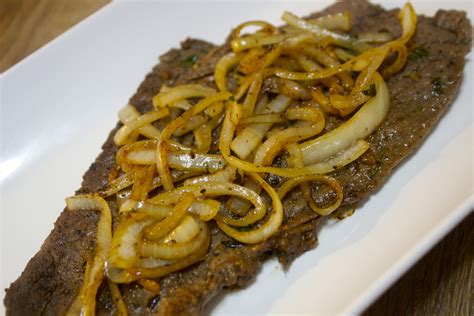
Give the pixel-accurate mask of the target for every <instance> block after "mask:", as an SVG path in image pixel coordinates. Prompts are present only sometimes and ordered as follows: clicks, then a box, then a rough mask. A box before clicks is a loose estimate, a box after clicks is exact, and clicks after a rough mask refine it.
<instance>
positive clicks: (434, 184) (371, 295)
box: [0, 1, 474, 315]
mask: <svg viewBox="0 0 474 316" xmlns="http://www.w3.org/2000/svg"><path fill="white" fill-rule="evenodd" d="M327 3H328V2H325V4H327ZM429 3H432V1H430V2H429ZM429 3H428V2H426V1H415V2H414V4H415V8H416V9H417V11H418V12H419V13H427V14H433V12H435V10H436V8H437V7H445V8H449V7H450V8H461V9H464V10H467V11H469V15H470V18H471V20H472V4H471V2H470V1H465V2H454V1H450V2H439V3H435V4H432V5H430V4H429ZM401 4H402V2H397V3H394V2H390V3H389V4H388V5H389V6H390V7H394V6H400V5H401ZM322 6H324V5H323V3H320V2H316V1H306V2H276V3H275V2H271V3H270V2H258V4H252V3H251V2H239V3H236V2H226V3H225V4H224V3H222V2H221V3H210V2H199V3H196V2H193V3H191V2H177V3H171V2H159V3H157V2H149V1H143V2H138V1H133V2H132V1H130V2H127V1H120V2H115V3H113V4H111V5H109V6H107V7H106V8H104V9H102V10H101V11H99V12H98V13H97V14H94V15H93V16H92V17H90V18H88V19H87V20H86V21H84V22H83V23H80V24H79V25H78V26H76V27H74V28H73V29H72V30H70V31H67V32H66V33H65V34H63V35H62V36H60V37H59V38H58V39H56V40H54V41H53V42H52V43H50V44H48V45H47V46H46V47H44V48H42V49H40V50H39V51H38V52H36V53H35V54H33V55H32V56H30V57H28V58H27V59H25V60H24V61H22V62H20V63H19V64H17V65H15V66H14V67H12V68H11V69H10V70H8V71H7V72H6V73H5V74H3V75H2V77H1V87H0V95H1V112H0V115H1V129H0V133H1V134H0V136H1V157H0V158H1V159H0V179H1V180H0V181H1V195H0V198H1V222H2V223H1V230H2V231H1V238H2V241H1V245H2V246H1V248H2V250H1V251H2V260H1V270H2V273H1V277H2V280H1V286H2V288H6V287H8V285H9V284H10V282H12V281H14V280H15V279H16V278H17V277H18V276H19V275H20V273H21V272H22V270H23V269H24V267H25V265H26V263H27V262H28V260H29V259H30V258H31V257H32V256H33V255H34V254H35V253H36V252H37V251H38V249H39V248H40V246H41V244H42V243H43V241H44V239H45V238H46V236H47V235H48V233H49V232H50V230H51V229H52V227H53V223H54V221H55V219H56V218H57V217H58V215H59V213H60V212H61V210H62V209H63V207H64V205H65V204H64V198H65V197H67V196H69V195H71V194H73V192H74V191H75V190H76V189H77V188H78V187H79V186H80V182H81V178H82V174H83V173H84V171H85V170H87V168H88V167H89V165H90V163H91V162H92V161H93V160H94V159H95V157H96V156H97V154H98V153H99V151H100V146H101V144H102V143H103V141H104V140H105V137H106V136H107V134H108V132H109V131H110V129H111V128H112V127H113V126H114V124H115V122H116V113H117V111H118V109H119V108H120V107H121V106H122V105H123V104H125V103H126V102H127V100H128V98H129V97H130V96H131V95H132V93H133V92H134V91H135V89H136V87H137V86H138V84H139V83H140V82H141V80H142V79H143V77H144V75H145V74H146V73H147V72H148V71H149V70H150V69H151V67H152V66H153V65H154V64H155V63H156V62H157V56H158V55H159V54H162V53H164V52H165V51H167V50H168V49H169V48H171V47H177V46H178V43H179V41H180V40H182V39H184V38H186V37H187V36H192V37H197V38H203V39H206V40H209V41H213V42H215V43H220V42H222V41H223V40H224V38H225V37H226V36H227V34H228V31H229V30H230V28H231V27H232V26H235V25H237V24H238V23H240V22H242V21H245V20H249V19H256V18H258V19H265V20H269V21H273V22H275V23H278V21H279V20H278V18H279V16H280V14H281V12H283V10H285V9H288V10H291V11H293V12H295V13H297V14H306V13H308V12H313V11H316V10H318V9H320V8H321V7H322ZM211 20H212V23H207V22H209V21H211ZM471 59H472V54H471V55H469V56H468V60H469V61H468V64H467V66H466V71H465V82H464V83H463V86H462V89H461V93H460V94H459V96H458V98H457V99H456V101H455V103H454V104H453V106H452V108H451V109H450V110H449V112H448V113H447V114H446V116H445V117H444V118H443V119H442V121H441V123H440V124H439V126H438V127H437V128H436V130H435V131H434V133H432V134H431V135H430V136H429V138H428V140H427V141H426V142H425V144H424V145H423V146H422V148H421V149H420V150H419V151H418V152H417V153H416V155H415V156H414V157H412V158H410V159H409V160H408V161H407V162H405V163H404V164H403V165H402V167H401V168H399V169H398V170H397V171H396V172H395V174H394V175H393V176H392V177H391V178H390V179H389V181H388V182H387V183H386V184H385V186H384V188H383V189H382V190H381V191H380V192H378V193H377V194H376V195H375V196H374V197H372V198H371V199H370V200H369V201H368V202H367V203H366V204H365V205H364V206H363V207H362V208H361V209H359V210H358V211H357V212H356V213H355V214H354V215H353V216H352V217H350V218H348V219H346V220H344V221H342V222H338V223H328V224H327V225H326V226H325V227H324V228H323V229H322V231H321V233H320V235H319V236H320V240H319V246H318V247H317V248H316V249H315V250H313V251H310V252H308V253H306V254H304V255H303V256H301V257H300V258H299V259H297V260H296V261H295V263H294V264H293V265H292V266H291V269H290V270H289V271H288V272H287V273H286V274H285V273H284V272H283V271H282V269H281V268H280V267H279V265H278V264H277V263H276V262H275V261H271V262H268V263H267V264H266V265H265V266H264V268H263V270H262V272H261V273H260V274H259V275H258V277H257V280H256V282H254V283H253V284H252V285H251V286H249V287H248V288H246V289H245V290H242V291H235V292H233V293H232V294H229V295H225V296H224V298H222V297H221V298H219V299H218V300H217V301H218V302H217V304H213V306H212V308H211V309H209V311H211V312H212V314H215V315H228V314H242V313H245V314H273V313H292V314H293V313H310V314H341V313H343V314H347V313H351V314H353V313H358V312H360V311H362V310H363V309H364V308H365V307H366V306H367V305H368V304H369V303H370V302H371V301H372V300H373V299H375V298H376V297H377V296H378V295H379V294H380V293H381V292H382V291H383V290H384V289H385V288H387V287H388V286H389V285H390V284H391V283H392V282H393V281H394V280H395V279H396V278H398V277H399V276H400V275H401V274H402V273H403V272H404V271H406V269H408V267H409V266H410V265H412V264H413V263H414V262H415V261H416V260H417V259H418V258H419V257H420V256H421V255H422V254H424V253H425V252H426V251H427V250H428V249H429V248H430V247H431V246H433V245H434V244H435V243H436V242H437V241H438V240H439V239H440V238H441V237H442V236H444V235H445V234H446V233H447V232H448V231H449V230H450V229H451V228H452V227H454V226H455V225H456V224H457V223H458V222H459V221H461V220H462V218H463V217H464V216H465V215H467V214H468V213H469V210H470V209H471V208H472V207H473V174H472V170H473V169H474V168H473V159H472V158H473V156H472V155H473V151H472V149H473V139H472V137H473V136H472V135H473V115H472V114H473V113H472V105H473V99H472V87H473V79H472V74H473V63H472V62H471ZM2 297H3V295H2Z"/></svg>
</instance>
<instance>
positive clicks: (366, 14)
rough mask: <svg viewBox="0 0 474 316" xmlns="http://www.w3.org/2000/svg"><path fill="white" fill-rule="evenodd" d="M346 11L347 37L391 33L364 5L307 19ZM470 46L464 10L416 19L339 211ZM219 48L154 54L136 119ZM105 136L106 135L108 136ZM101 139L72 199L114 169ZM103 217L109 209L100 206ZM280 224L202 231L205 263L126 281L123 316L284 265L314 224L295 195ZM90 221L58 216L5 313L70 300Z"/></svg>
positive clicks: (445, 98)
mask: <svg viewBox="0 0 474 316" xmlns="http://www.w3.org/2000/svg"><path fill="white" fill-rule="evenodd" d="M343 11H349V12H350V13H351V15H352V23H353V26H352V32H353V33H354V34H358V33H359V32H365V31H371V32H378V31H380V30H382V29H383V30H387V31H389V32H390V33H391V34H392V35H393V36H394V37H397V36H399V35H400V31H401V29H400V26H399V22H398V21H397V19H396V13H397V11H385V10H383V9H382V8H380V7H378V6H374V5H371V4H369V3H366V2H364V1H343V2H339V3H337V4H335V5H334V6H332V7H330V8H328V9H326V10H325V11H323V12H321V13H318V14H316V15H313V16H318V15H324V14H328V13H335V12H343ZM470 47H471V25H470V22H469V21H468V19H467V18H466V16H465V13H462V12H456V11H439V12H438V13H437V14H436V15H435V17H433V18H427V17H423V16H420V17H419V18H418V24H417V29H416V33H415V36H414V38H413V39H412V40H411V41H410V42H409V43H408V48H409V60H408V62H407V64H406V66H405V68H404V69H403V70H402V71H401V72H400V73H399V74H397V75H395V76H393V77H391V78H390V79H388V81H387V84H388V86H389V89H390V95H391V100H390V111H389V114H388V117H387V119H386V121H385V122H384V123H383V124H382V125H381V126H380V127H379V128H378V129H377V130H376V131H375V132H374V133H373V134H372V135H370V136H369V137H368V139H367V140H368V142H369V143H370V149H369V150H368V151H367V152H366V153H365V154H364V155H363V156H362V157H361V158H360V159H358V160H356V161H355V162H353V163H351V164H349V165H348V166H346V167H345V168H343V169H340V170H338V171H335V172H333V173H332V176H334V177H336V178H337V179H338V180H339V181H340V183H341V184H342V186H343V188H344V202H343V207H342V208H343V209H344V208H354V207H357V206H358V205H360V204H361V203H362V202H363V201H365V200H366V199H367V198H368V197H369V196H370V195H371V194H372V193H374V192H375V191H376V190H377V189H379V188H380V187H381V185H382V184H383V183H384V181H385V180H386V179H387V177H388V176H389V175H390V173H391V171H392V170H393V169H394V168H395V167H396V166H397V165H398V164H399V163H400V161H401V160H402V159H404V158H406V157H407V156H409V155H410V154H411V153H413V152H414V151H416V149H417V148H418V147H419V146H420V145H421V144H422V142H423V139H424V138H425V137H426V136H427V135H428V134H429V131H430V130H431V129H432V128H433V127H434V126H435V124H436V123H437V122H438V120H439V119H440V117H441V116H442V114H443V113H444V112H445V111H446V110H447V109H448V107H449V105H450V104H451V103H452V101H453V100H454V98H455V96H456V94H457V92H458V90H459V86H460V83H461V81H462V73H463V68H464V63H465V59H464V58H465V55H466V54H467V53H468V52H469V50H470ZM228 50H229V48H228V46H226V45H224V46H214V45H212V44H209V43H206V42H203V41H199V40H192V39H188V40H186V41H185V42H183V43H182V47H181V49H173V50H171V51H169V52H168V53H166V54H165V55H163V56H162V57H161V58H160V64H159V65H157V66H156V67H155V68H153V71H152V72H151V73H150V74H148V75H147V76H146V78H145V80H144V81H143V82H142V84H141V85H140V87H139V88H138V90H137V92H136V94H135V95H134V96H133V97H132V98H131V101H130V103H131V104H133V105H135V106H136V107H137V109H138V110H139V111H140V112H142V113H144V112H146V111H149V110H150V109H151V108H152V105H151V98H152V97H153V95H155V94H156V92H157V91H158V90H159V89H160V87H161V86H162V85H163V84H166V85H176V84H182V83H189V82H199V83H202V84H208V85H212V84H213V76H212V73H213V69H214V65H215V63H216V62H217V60H218V59H219V58H220V57H221V56H223V55H224V54H225V53H226V52H228ZM114 131H115V130H114ZM114 131H112V133H111V134H110V135H109V138H108V139H107V141H106V143H105V144H104V146H103V147H102V148H103V152H102V153H101V154H100V156H99V157H98V158H97V160H96V161H95V162H94V163H93V164H92V165H91V167H90V168H89V170H88V171H87V172H86V174H85V175H84V180H83V184H82V187H81V189H80V190H79V191H78V193H88V192H97V191H98V190H100V189H101V188H103V187H104V186H105V185H106V184H107V178H108V175H109V172H110V170H111V169H112V168H113V166H114V163H115V161H114V160H115V153H116V151H117V148H116V146H115V145H114V143H113V141H112V135H113V133H114ZM110 204H111V209H112V212H113V213H114V216H116V209H115V208H114V204H113V202H111V201H110ZM284 208H285V220H284V223H283V225H282V227H281V229H280V231H279V233H277V234H276V235H274V236H273V237H272V238H270V239H269V240H267V241H266V242H264V243H260V244H257V245H242V244H240V243H238V242H235V241H234V240H233V239H231V238H230V237H228V236H227V235H225V234H224V233H222V232H221V231H220V230H219V229H218V227H217V226H216V225H211V234H212V242H211V246H210V249H209V251H208V254H207V255H206V257H205V259H204V260H203V261H202V262H200V263H199V264H196V265H194V266H192V267H190V268H187V269H185V270H182V271H180V272H176V273H172V274H170V275H168V276H166V277H164V278H162V279H161V281H160V283H161V292H160V294H159V296H157V295H155V294H153V293H151V292H148V291H147V290H145V289H143V288H142V287H140V286H136V285H135V284H133V283H132V284H130V285H123V286H121V290H122V293H123V297H124V300H125V302H126V304H127V308H128V311H129V313H130V314H131V315H143V314H155V313H156V314H161V315H167V314H199V313H200V312H201V311H202V309H203V308H204V306H205V305H206V304H207V303H208V302H209V301H210V300H211V299H212V298H213V297H214V296H216V295H217V294H218V293H219V292H220V291H221V290H222V289H225V288H238V287H243V286H245V285H246V284H247V283H248V281H249V280H251V279H252V278H253V277H254V276H255V274H256V273H257V272H258V270H259V267H260V266H261V264H262V263H263V261H264V260H265V259H266V258H268V257H270V256H274V255H276V256H278V258H279V259H280V261H281V262H282V263H284V264H286V265H287V264H289V263H291V261H292V260H293V259H294V258H296V257H297V256H298V255H300V254H301V253H303V252H304V251H307V250H309V249H311V248H313V247H314V246H315V245H316V242H317V237H316V228H317V226H318V225H319V220H318V219H317V218H316V215H315V213H314V212H312V211H311V210H309V208H308V207H307V206H306V202H305V201H304V199H303V197H302V196H301V195H300V194H299V193H298V192H294V193H293V194H290V195H289V196H288V197H287V198H286V199H285V200H284ZM98 218H99V215H98V214H95V213H93V212H69V211H64V212H63V213H62V214H61V215H60V217H59V218H58V220H57V221H56V223H55V227H54V229H53V231H52V232H51V234H50V235H49V237H48V238H47V240H46V241H45V243H44V244H43V246H42V248H41V250H40V251H39V252H38V253H37V254H36V255H35V256H34V257H33V258H32V259H31V260H30V262H29V263H28V265H27V267H26V268H25V270H24V272H23V273H22V275H21V276H20V277H19V279H18V280H17V281H15V282H14V283H12V285H11V286H10V288H9V289H8V290H7V293H6V297H5V306H6V309H7V314H9V315H63V314H65V312H66V311H67V310H68V308H69V306H70V304H71V303H72V301H73V300H74V298H75V296H76V295H77V293H78V291H79V289H80V287H81V284H82V278H83V274H84V267H85V263H86V260H87V258H88V256H90V255H91V253H92V252H93V250H94V247H95V231H96V224H97V221H98ZM98 309H99V311H100V312H101V314H111V315H112V314H114V307H113V304H112V303H111V302H110V297H109V295H108V291H107V289H106V287H104V288H101V290H100V292H99V295H98Z"/></svg>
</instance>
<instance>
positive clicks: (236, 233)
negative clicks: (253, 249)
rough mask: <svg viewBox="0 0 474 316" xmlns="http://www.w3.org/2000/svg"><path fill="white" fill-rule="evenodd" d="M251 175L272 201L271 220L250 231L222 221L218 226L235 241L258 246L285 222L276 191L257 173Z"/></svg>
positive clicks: (218, 222) (218, 221)
mask: <svg viewBox="0 0 474 316" xmlns="http://www.w3.org/2000/svg"><path fill="white" fill-rule="evenodd" d="M249 175H250V176H251V177H252V178H253V179H254V180H256V181H257V182H258V183H259V184H260V185H261V186H262V187H263V189H264V190H265V191H266V192H267V193H268V195H269V196H270V198H271V199H272V211H271V214H270V217H269V219H268V220H267V221H266V222H265V223H263V224H262V225H261V226H259V227H258V228H256V229H253V230H250V231H240V230H237V229H235V228H232V227H231V226H229V225H227V224H226V223H224V222H223V221H220V220H217V225H219V228H220V229H222V231H224V233H226V234H227V235H229V236H231V237H232V238H234V239H235V240H238V241H240V242H243V243H246V244H256V243H259V242H262V241H264V240H267V239H268V238H270V236H272V235H273V234H274V233H275V232H276V231H277V230H278V228H279V227H280V225H281V223H282V221H283V206H282V204H281V200H280V199H279V198H278V195H277V193H276V192H275V190H274V189H273V188H272V187H271V186H270V185H269V184H268V183H267V182H266V181H265V180H263V179H262V178H261V177H260V176H259V175H258V174H256V173H250V174H249Z"/></svg>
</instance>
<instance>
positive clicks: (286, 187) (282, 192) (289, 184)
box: [278, 175, 343, 216]
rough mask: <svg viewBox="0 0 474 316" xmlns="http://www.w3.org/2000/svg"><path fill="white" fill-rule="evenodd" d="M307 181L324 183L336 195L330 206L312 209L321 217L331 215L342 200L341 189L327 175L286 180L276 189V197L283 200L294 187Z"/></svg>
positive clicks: (337, 183) (336, 182)
mask: <svg viewBox="0 0 474 316" xmlns="http://www.w3.org/2000/svg"><path fill="white" fill-rule="evenodd" d="M308 181H318V182H322V183H325V184H327V185H329V186H330V187H331V188H332V189H333V190H334V192H335V193H336V201H335V202H334V203H333V204H331V205H330V206H327V207H324V208H319V207H317V208H316V209H314V211H315V212H316V213H318V214H319V215H321V216H326V215H329V214H331V213H332V212H333V211H335V210H336V209H337V208H338V207H339V206H340V205H341V202H342V200H343V193H342V187H341V185H340V184H339V182H338V181H337V180H336V179H334V178H332V177H329V176H327V175H310V176H302V177H295V178H291V179H288V180H286V181H285V182H284V183H283V184H282V185H281V187H280V188H279V189H278V196H279V197H280V199H283V198H284V197H285V196H286V194H287V193H288V192H290V191H291V190H292V189H293V188H294V187H296V186H297V185H300V184H302V183H304V182H308Z"/></svg>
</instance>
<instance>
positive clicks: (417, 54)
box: [408, 46, 430, 60]
mask: <svg viewBox="0 0 474 316" xmlns="http://www.w3.org/2000/svg"><path fill="white" fill-rule="evenodd" d="M429 54H430V53H429V51H428V50H427V49H426V48H424V47H422V46H420V47H416V48H415V49H414V50H412V51H411V52H410V55H408V59H410V60H418V59H420V58H423V57H426V56H428V55H429Z"/></svg>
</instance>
